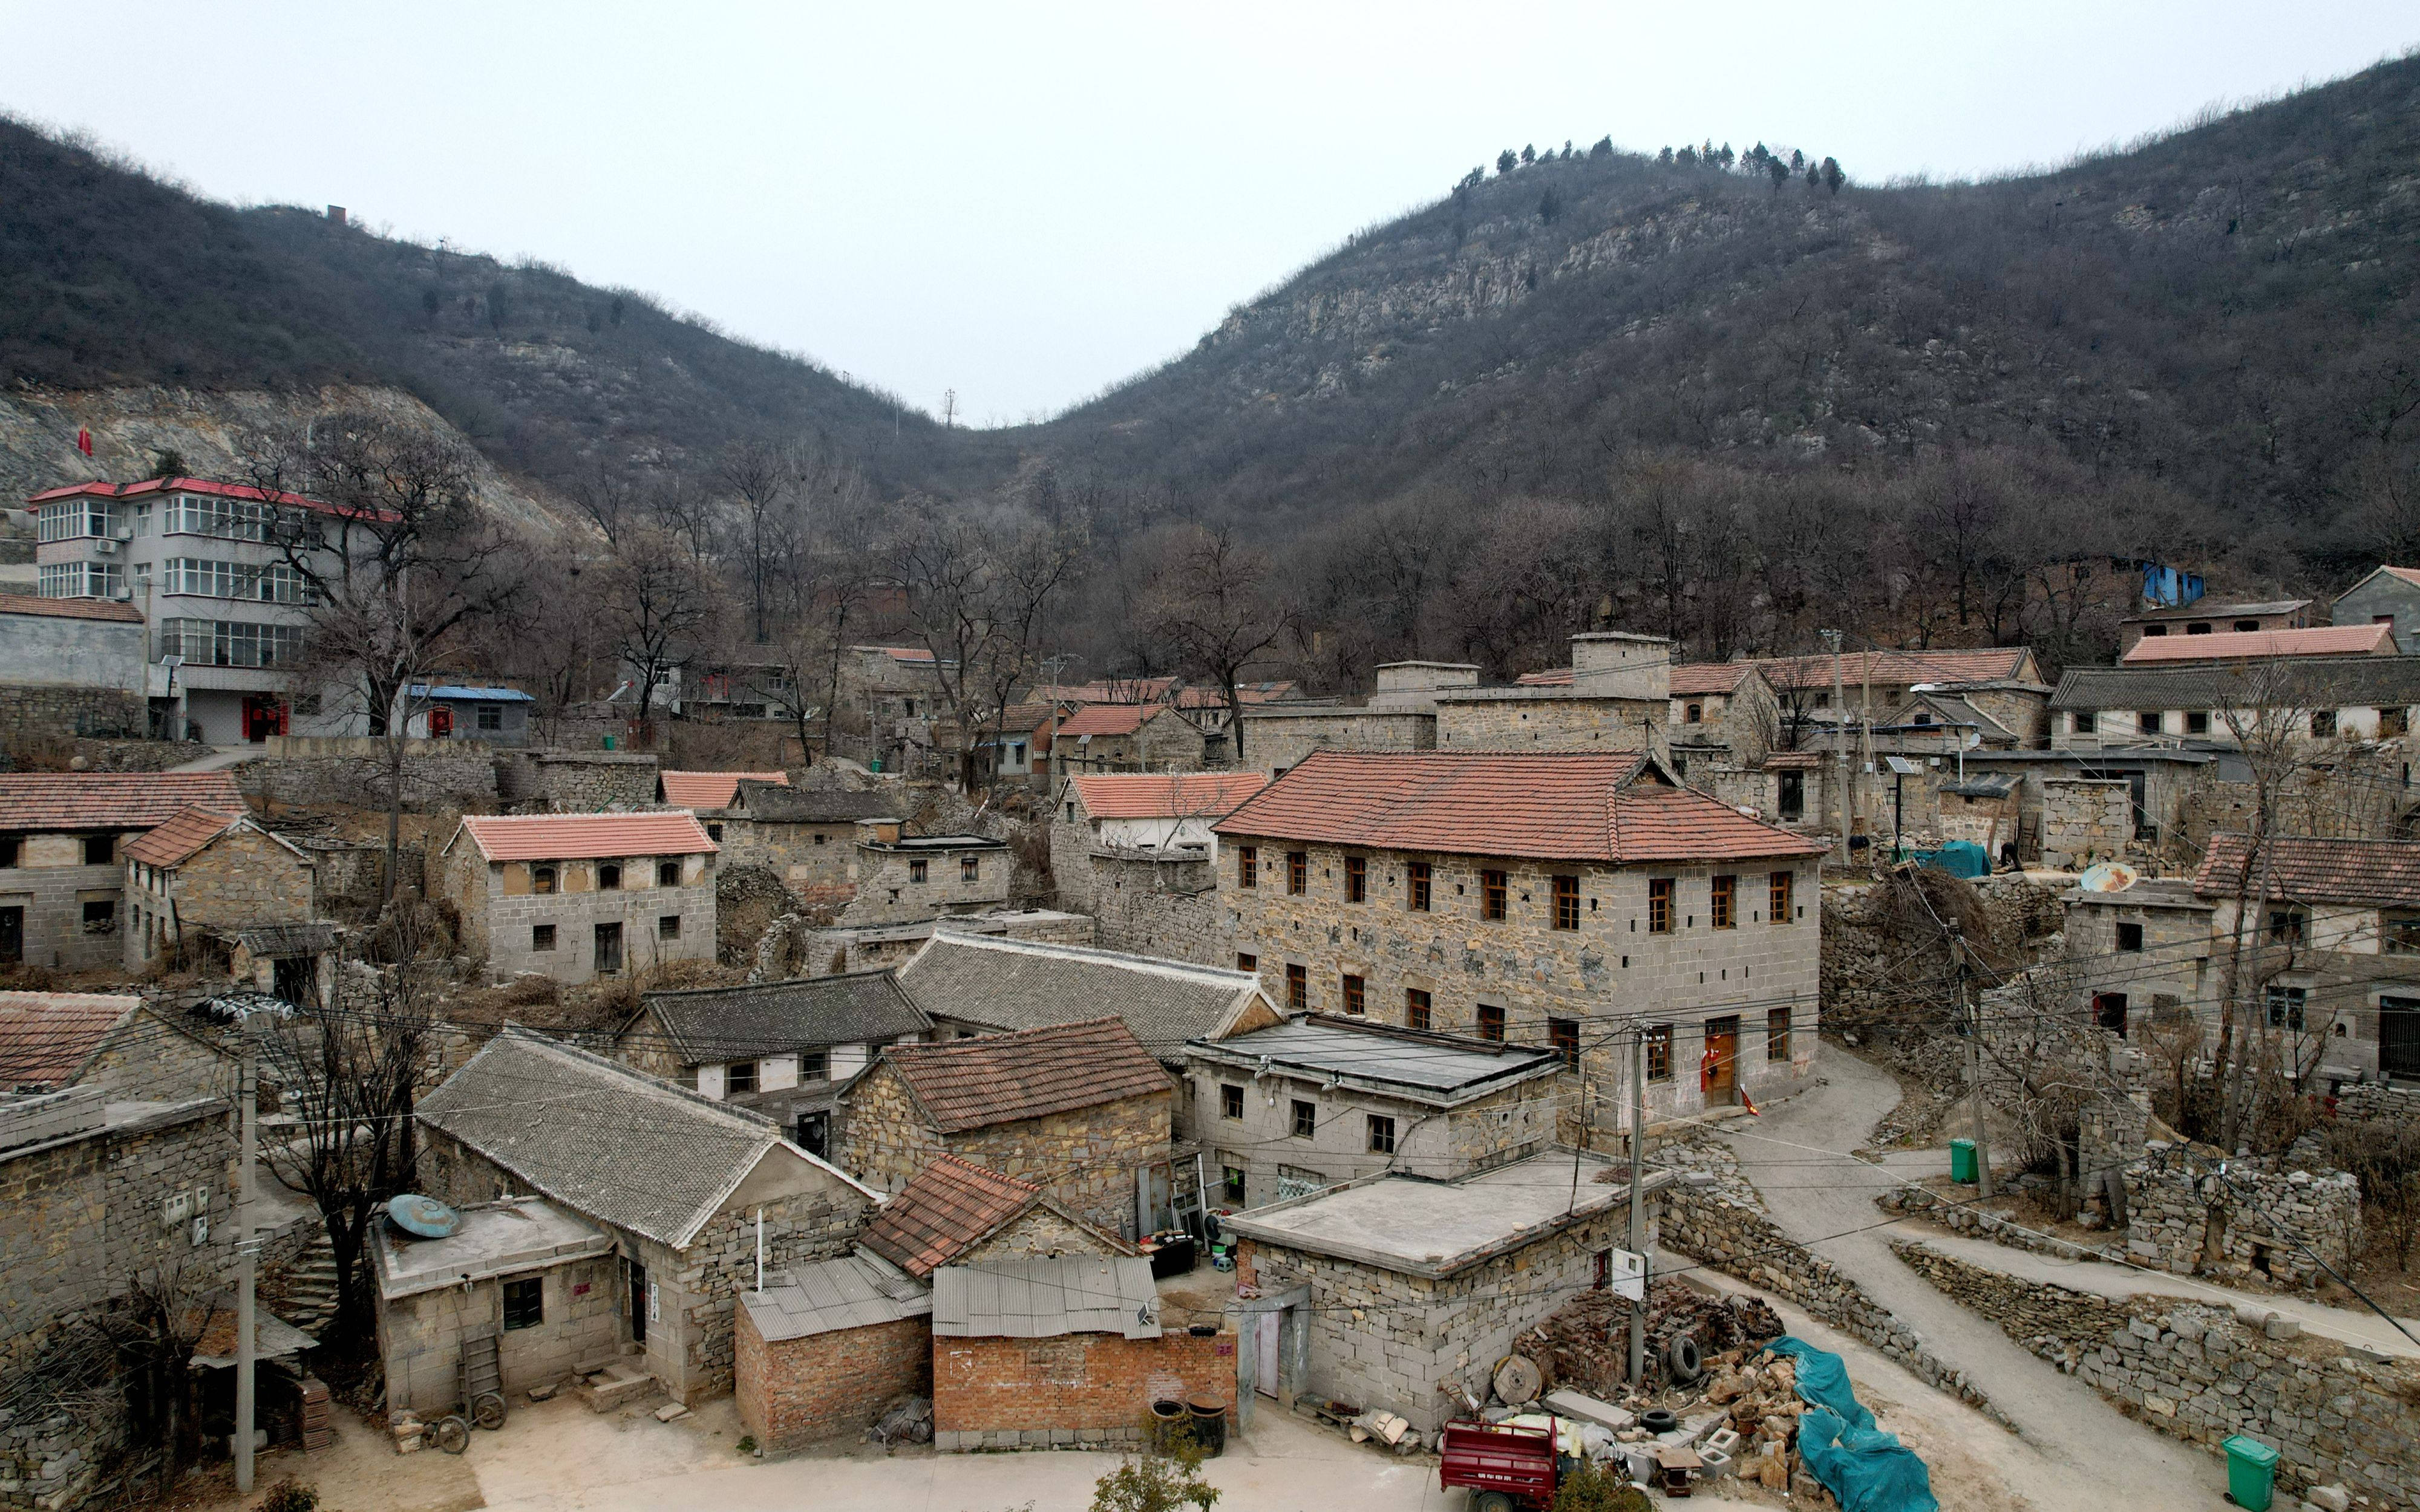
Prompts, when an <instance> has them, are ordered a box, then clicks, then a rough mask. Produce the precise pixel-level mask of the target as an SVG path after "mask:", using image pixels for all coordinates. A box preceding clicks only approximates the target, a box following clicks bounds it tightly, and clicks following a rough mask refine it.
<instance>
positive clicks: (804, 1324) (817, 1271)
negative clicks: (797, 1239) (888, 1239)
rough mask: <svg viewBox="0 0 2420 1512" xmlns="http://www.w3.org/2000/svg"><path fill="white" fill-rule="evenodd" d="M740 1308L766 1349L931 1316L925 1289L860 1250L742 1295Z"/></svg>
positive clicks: (798, 1269)
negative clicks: (805, 1339) (764, 1341)
mask: <svg viewBox="0 0 2420 1512" xmlns="http://www.w3.org/2000/svg"><path fill="white" fill-rule="evenodd" d="M739 1301H740V1304H741V1305H743V1306H745V1307H746V1308H747V1309H748V1316H749V1317H750V1318H751V1319H753V1320H754V1321H755V1324H756V1332H757V1333H759V1334H761V1335H764V1337H765V1340H766V1342H767V1343H768V1344H771V1343H779V1342H781V1341H782V1340H783V1339H800V1338H806V1337H808V1336H810V1335H815V1334H832V1333H837V1332H839V1331H840V1330H842V1329H845V1328H873V1327H875V1326H876V1325H878V1324H882V1323H895V1322H897V1321H899V1320H900V1319H903V1318H922V1317H923V1316H925V1315H926V1314H928V1313H930V1312H931V1311H932V1310H933V1294H932V1292H931V1291H929V1290H927V1289H926V1288H925V1286H924V1284H923V1282H921V1281H919V1280H917V1279H916V1278H914V1277H913V1276H911V1275H909V1274H907V1273H906V1272H905V1271H902V1270H900V1269H899V1268H898V1267H897V1266H895V1265H892V1263H891V1262H890V1261H888V1260H885V1259H883V1258H882V1257H880V1256H877V1255H868V1254H867V1253H865V1252H864V1251H863V1250H859V1251H857V1252H856V1253H854V1254H850V1255H844V1256H842V1257H839V1258H838V1259H831V1260H824V1261H822V1262H820V1263H818V1264H814V1265H795V1266H792V1267H791V1268H790V1269H789V1270H787V1271H785V1272H783V1273H781V1274H780V1275H779V1276H778V1277H776V1278H774V1279H773V1283H772V1285H770V1286H768V1287H767V1288H765V1289H764V1290H762V1291H742V1292H741V1293H740V1294H739Z"/></svg>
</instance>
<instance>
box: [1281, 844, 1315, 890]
mask: <svg viewBox="0 0 2420 1512" xmlns="http://www.w3.org/2000/svg"><path fill="white" fill-rule="evenodd" d="M1310 891H1311V853H1310V852H1309V851H1288V852H1286V896H1287V897H1289V898H1299V897H1302V896H1303V895H1304V894H1306V893H1308V892H1310Z"/></svg>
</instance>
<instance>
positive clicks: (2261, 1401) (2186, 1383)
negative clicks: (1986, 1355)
mask: <svg viewBox="0 0 2420 1512" xmlns="http://www.w3.org/2000/svg"><path fill="white" fill-rule="evenodd" d="M1891 1248H1892V1249H1893V1250H1894V1251H1896V1252H1897V1253H1898V1255H1899V1257H1900V1259H1901V1260H1903V1261H1905V1262H1906V1263H1907V1264H1908V1265H1909V1266H1910V1267H1911V1268H1913V1269H1914V1270H1915V1271H1916V1273H1918V1274H1920V1275H1922V1276H1923V1277H1924V1278H1925V1279H1926V1280H1928V1281H1930V1282H1931V1283H1932V1284H1933V1285H1934V1286H1935V1287H1937V1288H1940V1289H1941V1290H1942V1291H1943V1292H1944V1293H1945V1294H1947V1295H1948V1296H1950V1297H1953V1298H1955V1299H1956V1300H1957V1301H1958V1303H1959V1304H1961V1305H1962V1306H1965V1307H1969V1308H1972V1309H1973V1310H1974V1311H1976V1312H1977V1313H1978V1314H1980V1315H1982V1316H1983V1317H1985V1318H1988V1319H1992V1320H1993V1322H1996V1323H1998V1324H1999V1325H2000V1327H2001V1329H2002V1330H2003V1331H2004V1332H2005V1333H2007V1334H2008V1335H2009V1337H2010V1338H2012V1339H2015V1340H2016V1341H2017V1342H2018V1343H2019V1344H2022V1345H2024V1347H2025V1348H2026V1349H2028V1350H2032V1351H2033V1352H2034V1353H2036V1354H2038V1355H2040V1356H2041V1357H2042V1358H2043V1359H2045V1360H2048V1361H2050V1362H2051V1363H2052V1364H2054V1365H2057V1366H2058V1368H2059V1369H2061V1370H2063V1371H2066V1372H2067V1373H2068V1374H2070V1375H2073V1376H2076V1377H2079V1378H2081V1379H2082V1380H2083V1381H2085V1382H2086V1384H2087V1385H2090V1386H2091V1387H2093V1388H2094V1389H2095V1390H2097V1391H2099V1392H2100V1393H2101V1394H2102V1395H2103V1396H2108V1397H2110V1398H2112V1399H2113V1400H2115V1401H2117V1402H2118V1403H2119V1404H2120V1405H2121V1408H2123V1409H2125V1410H2127V1411H2129V1413H2130V1415H2132V1416H2134V1417H2135V1418H2137V1419H2138V1420H2139V1421H2141V1422H2144V1423H2147V1424H2149V1426H2151V1427H2154V1428H2157V1429H2159V1430H2160V1431H2161V1432H2163V1433H2165V1434H2168V1435H2170V1436H2171V1437H2174V1438H2179V1439H2183V1440H2185V1441H2186V1442H2188V1443H2198V1444H2201V1445H2204V1446H2205V1447H2208V1448H2211V1449H2215V1448H2216V1447H2217V1446H2218V1444H2219V1443H2221V1442H2222V1441H2224V1440H2226V1439H2227V1438H2229V1437H2231V1436H2233V1435H2235V1434H2238V1433H2241V1434H2245V1435H2248V1436H2249V1437H2252V1438H2255V1439H2257V1440H2259V1441H2260V1442H2261V1443H2266V1444H2268V1445H2270V1446H2271V1447H2273V1448H2274V1449H2276V1450H2277V1451H2278V1453H2279V1458H2278V1461H2277V1480H2278V1484H2279V1486H2280V1487H2281V1489H2284V1490H2286V1491H2287V1492H2288V1493H2299V1492H2302V1491H2305V1490H2308V1489H2310V1488H2312V1487H2315V1486H2320V1485H2340V1486H2344V1487H2346V1488H2348V1489H2350V1490H2352V1491H2353V1492H2355V1493H2356V1494H2360V1495H2365V1496H2367V1497H2370V1498H2372V1499H2373V1501H2374V1502H2375V1503H2376V1504H2380V1505H2383V1506H2395V1507H2408V1506H2413V1505H2420V1458H2415V1457H2414V1456H2413V1455H2412V1445H2413V1444H2414V1443H2420V1362H2413V1361H2410V1360H2399V1361H2380V1360H2378V1359H2375V1358H2374V1357H2371V1356H2369V1355H2368V1354H2367V1353H2366V1351H2360V1350H2350V1349H2348V1348H2347V1347H2345V1346H2343V1345H2340V1344H2336V1343H2335V1342H2334V1341H2332V1340H2327V1339H2320V1338H2315V1337H2307V1336H2304V1335H2302V1332H2301V1328H2300V1326H2299V1325H2298V1324H2296V1323H2295V1322H2294V1321H2293V1320H2292V1319H2279V1318H2276V1317H2275V1315H2273V1314H2266V1313H2261V1314H2256V1315H2253V1316H2251V1317H2249V1318H2247V1317H2246V1316H2245V1315H2244V1314H2242V1313H2239V1312H2237V1311H2236V1310H2234V1309H2230V1308H2226V1307H2216V1306H2211V1305H2207V1304H2197V1303H2188V1302H2183V1301H2180V1300H2179V1299H2177V1298H2174V1297H2160V1296H2137V1297H2131V1298H2128V1299H2127V1300H2126V1301H2125V1302H2122V1303H2117V1302H2111V1301H2108V1300H2107V1299H2105V1298H2102V1297H2097V1296H2090V1295H2086V1294H2085V1293H2082V1292H2076V1291H2070V1290H2068V1289H2067V1288H2064V1287H2057V1286H2052V1285H2049V1284H2047V1283H2037V1282H2028V1281H2022V1280H2019V1279H2017V1278H2015V1277H2013V1276H2007V1275H2002V1274H2000V1273H1997V1272H1994V1271H1987V1270H1984V1269H1982V1268H1980V1267H1978V1266H1973V1265H1969V1264H1966V1263H1965V1262H1963V1261H1962V1260H1957V1259H1953V1258H1951V1257H1948V1256H1947V1255H1943V1254H1941V1253H1940V1252H1939V1251H1937V1250H1933V1249H1930V1248H1928V1247H1926V1246H1925V1245H1923V1244H1920V1243H1916V1242H1911V1241H1905V1240H1900V1241H1894V1242H1892V1245H1891Z"/></svg>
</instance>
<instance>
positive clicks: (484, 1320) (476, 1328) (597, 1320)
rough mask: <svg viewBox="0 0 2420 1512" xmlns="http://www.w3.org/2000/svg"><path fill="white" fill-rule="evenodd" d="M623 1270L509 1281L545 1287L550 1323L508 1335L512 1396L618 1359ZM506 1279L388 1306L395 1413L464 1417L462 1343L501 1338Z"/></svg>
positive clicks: (580, 1266) (385, 1320)
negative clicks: (479, 1337)
mask: <svg viewBox="0 0 2420 1512" xmlns="http://www.w3.org/2000/svg"><path fill="white" fill-rule="evenodd" d="M621 1268H622V1262H621V1261H620V1260H619V1259H618V1258H616V1257H613V1256H612V1255H605V1256H599V1257H596V1258H594V1259H585V1260H574V1261H572V1262H570V1263H569V1264H567V1265H555V1266H550V1267H548V1268H547V1269H545V1270H541V1271H536V1272H534V1273H521V1274H519V1275H515V1276H513V1277H511V1278H510V1279H513V1280H517V1281H518V1280H527V1279H529V1278H530V1277H531V1275H533V1274H534V1275H535V1277H536V1278H537V1280H538V1282H539V1294H540V1303H539V1312H540V1314H541V1318H542V1320H541V1321H540V1322H538V1323H537V1324H535V1326H533V1327H529V1328H517V1329H514V1330H512V1331H511V1332H509V1333H502V1334H500V1338H501V1341H502V1342H501V1346H500V1349H499V1350H498V1361H499V1363H500V1364H501V1365H502V1366H503V1368H504V1392H505V1394H506V1395H507V1396H511V1395H513V1394H516V1393H519V1392H523V1391H527V1390H528V1389H529V1388H530V1387H532V1386H537V1385H543V1384H545V1383H546V1382H548V1381H560V1380H562V1379H563V1378H564V1377H566V1376H568V1375H570V1374H571V1373H572V1371H573V1370H574V1369H575V1368H576V1367H578V1366H579V1365H582V1363H584V1362H587V1361H591V1360H599V1359H606V1358H610V1357H612V1356H613V1355H614V1354H616V1353H617V1352H618V1350H619V1349H620V1347H621V1341H622V1337H623V1334H624V1332H625V1330H624V1326H623V1319H622V1303H621V1288H619V1287H618V1286H617V1285H616V1283H617V1282H618V1280H619V1279H620V1276H621ZM504 1279H505V1278H504V1277H490V1278H489V1279H487V1280H483V1281H477V1282H473V1284H472V1285H471V1286H470V1287H469V1288H462V1287H459V1286H453V1287H440V1288H436V1289H434V1290H430V1291H422V1292H416V1293H414V1294H413V1295H411V1296H409V1297H398V1298H396V1299H395V1300H394V1301H392V1302H388V1303H385V1304H382V1305H381V1307H380V1311H379V1319H378V1336H379V1352H380V1356H381V1358H382V1359H383V1360H384V1362H385V1365H386V1401H387V1410H388V1411H389V1412H395V1411H396V1410H397V1409H409V1410H411V1411H413V1412H419V1413H421V1414H422V1415H423V1416H424V1417H426V1416H427V1415H429V1414H431V1413H439V1412H458V1411H460V1406H461V1400H462V1386H461V1381H460V1378H459V1376H458V1374H457V1373H456V1372H457V1369H458V1365H459V1363H460V1360H461V1357H462V1339H463V1337H464V1336H465V1335H473V1334H487V1333H498V1332H499V1331H500V1330H501V1329H502V1328H503V1326H504Z"/></svg>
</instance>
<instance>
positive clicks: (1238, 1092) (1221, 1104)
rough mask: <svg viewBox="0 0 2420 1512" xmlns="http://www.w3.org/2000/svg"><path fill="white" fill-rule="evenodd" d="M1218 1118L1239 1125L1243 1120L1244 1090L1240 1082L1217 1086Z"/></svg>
mask: <svg viewBox="0 0 2420 1512" xmlns="http://www.w3.org/2000/svg"><path fill="white" fill-rule="evenodd" d="M1218 1117H1220V1118H1222V1119H1230V1120H1233V1122H1236V1123H1241V1122H1242V1121H1243V1120H1244V1088H1243V1084H1242V1083H1240V1082H1220V1083H1219V1084H1218Z"/></svg>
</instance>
